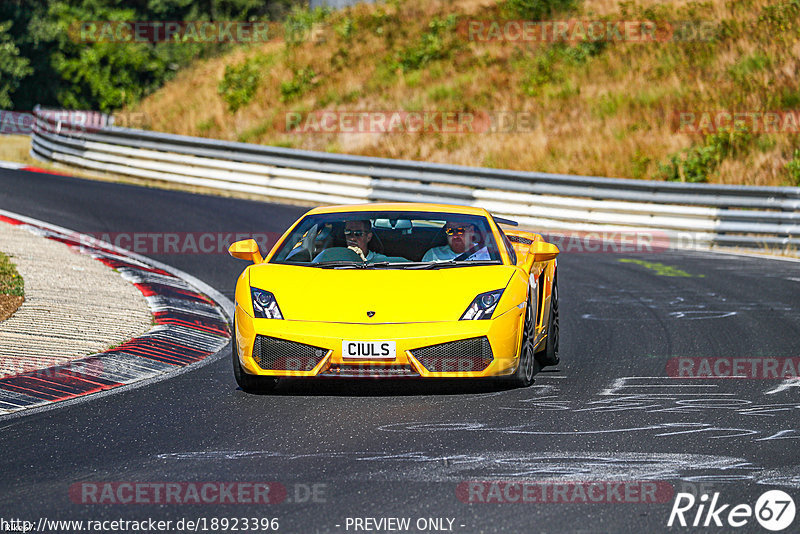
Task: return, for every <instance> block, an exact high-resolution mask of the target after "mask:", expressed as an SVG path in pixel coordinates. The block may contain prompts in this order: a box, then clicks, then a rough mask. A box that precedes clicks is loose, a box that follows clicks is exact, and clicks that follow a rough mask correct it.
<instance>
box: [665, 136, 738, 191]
mask: <svg viewBox="0 0 800 534" xmlns="http://www.w3.org/2000/svg"><path fill="white" fill-rule="evenodd" d="M752 140H753V136H752V134H750V133H749V132H748V131H746V130H742V129H734V130H730V131H728V130H721V131H719V132H716V133H713V134H709V135H707V136H706V138H705V142H704V144H702V145H695V146H692V147H689V148H687V149H685V150H683V151H682V152H681V153H680V154H673V155H671V156H669V158H668V159H667V162H665V163H661V164H660V165H659V174H660V175H661V178H663V179H665V180H670V181H676V182H692V183H696V182H707V181H708V177H709V176H710V175H711V174H712V173H714V171H716V169H717V168H718V167H719V165H720V163H722V160H723V159H725V158H727V157H731V156H734V157H735V156H738V155H741V154H745V153H746V152H747V151H748V150H749V148H750V145H751V144H752Z"/></svg>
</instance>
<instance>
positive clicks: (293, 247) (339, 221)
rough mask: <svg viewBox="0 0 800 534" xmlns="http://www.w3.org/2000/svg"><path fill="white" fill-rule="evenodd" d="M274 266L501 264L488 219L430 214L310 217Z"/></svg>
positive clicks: (296, 230)
mask: <svg viewBox="0 0 800 534" xmlns="http://www.w3.org/2000/svg"><path fill="white" fill-rule="evenodd" d="M270 263H290V264H300V265H308V266H311V267H330V268H354V267H361V268H368V267H372V268H378V267H380V268H406V269H411V268H421V269H422V268H444V267H451V266H474V265H486V264H493V263H497V264H499V263H502V260H501V257H500V252H499V250H498V247H497V242H496V240H495V238H494V234H493V233H492V230H491V227H490V225H489V221H488V219H487V218H486V217H481V216H477V215H463V214H456V213H440V212H436V213H431V212H412V211H408V212H401V211H389V212H364V211H358V212H339V213H330V214H319V215H309V216H307V217H304V218H303V220H301V221H300V223H299V224H298V225H297V226H296V227H295V228H294V230H292V232H291V234H289V236H288V237H287V238H286V239H285V240H284V241H283V243H282V244H281V247H280V249H278V251H277V252H276V253H275V255H274V256H273V257H272V258H271V260H270Z"/></svg>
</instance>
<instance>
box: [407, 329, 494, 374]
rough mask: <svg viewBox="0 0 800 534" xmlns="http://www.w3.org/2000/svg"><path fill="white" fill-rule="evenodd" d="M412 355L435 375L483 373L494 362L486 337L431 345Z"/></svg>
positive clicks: (414, 351) (413, 352)
mask: <svg viewBox="0 0 800 534" xmlns="http://www.w3.org/2000/svg"><path fill="white" fill-rule="evenodd" d="M411 354H412V355H413V356H414V357H415V358H416V359H417V360H419V363H421V364H422V365H423V366H424V367H425V369H427V370H428V371H431V372H434V373H451V372H458V371H460V372H477V371H483V370H484V369H486V368H487V367H488V366H489V364H490V363H492V360H494V355H493V354H492V346H491V345H490V344H489V339H488V338H487V337H486V336H482V337H474V338H471V339H460V340H458V341H450V342H448V343H440V344H439V345H429V346H427V347H421V348H418V349H414V350H412V351H411Z"/></svg>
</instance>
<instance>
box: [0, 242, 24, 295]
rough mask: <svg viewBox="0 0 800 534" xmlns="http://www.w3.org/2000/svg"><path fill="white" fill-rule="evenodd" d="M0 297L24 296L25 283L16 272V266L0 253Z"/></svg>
mask: <svg viewBox="0 0 800 534" xmlns="http://www.w3.org/2000/svg"><path fill="white" fill-rule="evenodd" d="M0 295H13V296H16V297H24V296H25V282H24V281H23V280H22V277H21V276H20V274H19V273H18V272H17V266H16V265H14V264H13V263H11V260H10V259H9V258H8V256H6V255H5V254H3V253H2V252H0Z"/></svg>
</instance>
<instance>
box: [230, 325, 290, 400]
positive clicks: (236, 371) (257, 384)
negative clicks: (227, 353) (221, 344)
mask: <svg viewBox="0 0 800 534" xmlns="http://www.w3.org/2000/svg"><path fill="white" fill-rule="evenodd" d="M231 352H232V353H233V377H234V378H235V379H236V383H237V384H239V387H240V388H242V391H244V392H245V393H268V392H270V391H272V390H273V389H275V387H276V386H277V385H278V379H277V378H272V377H269V376H255V375H250V374H247V373H246V372H245V371H244V369H243V368H242V364H241V363H239V346H238V345H237V344H236V321H235V320H234V322H233V335H231Z"/></svg>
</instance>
